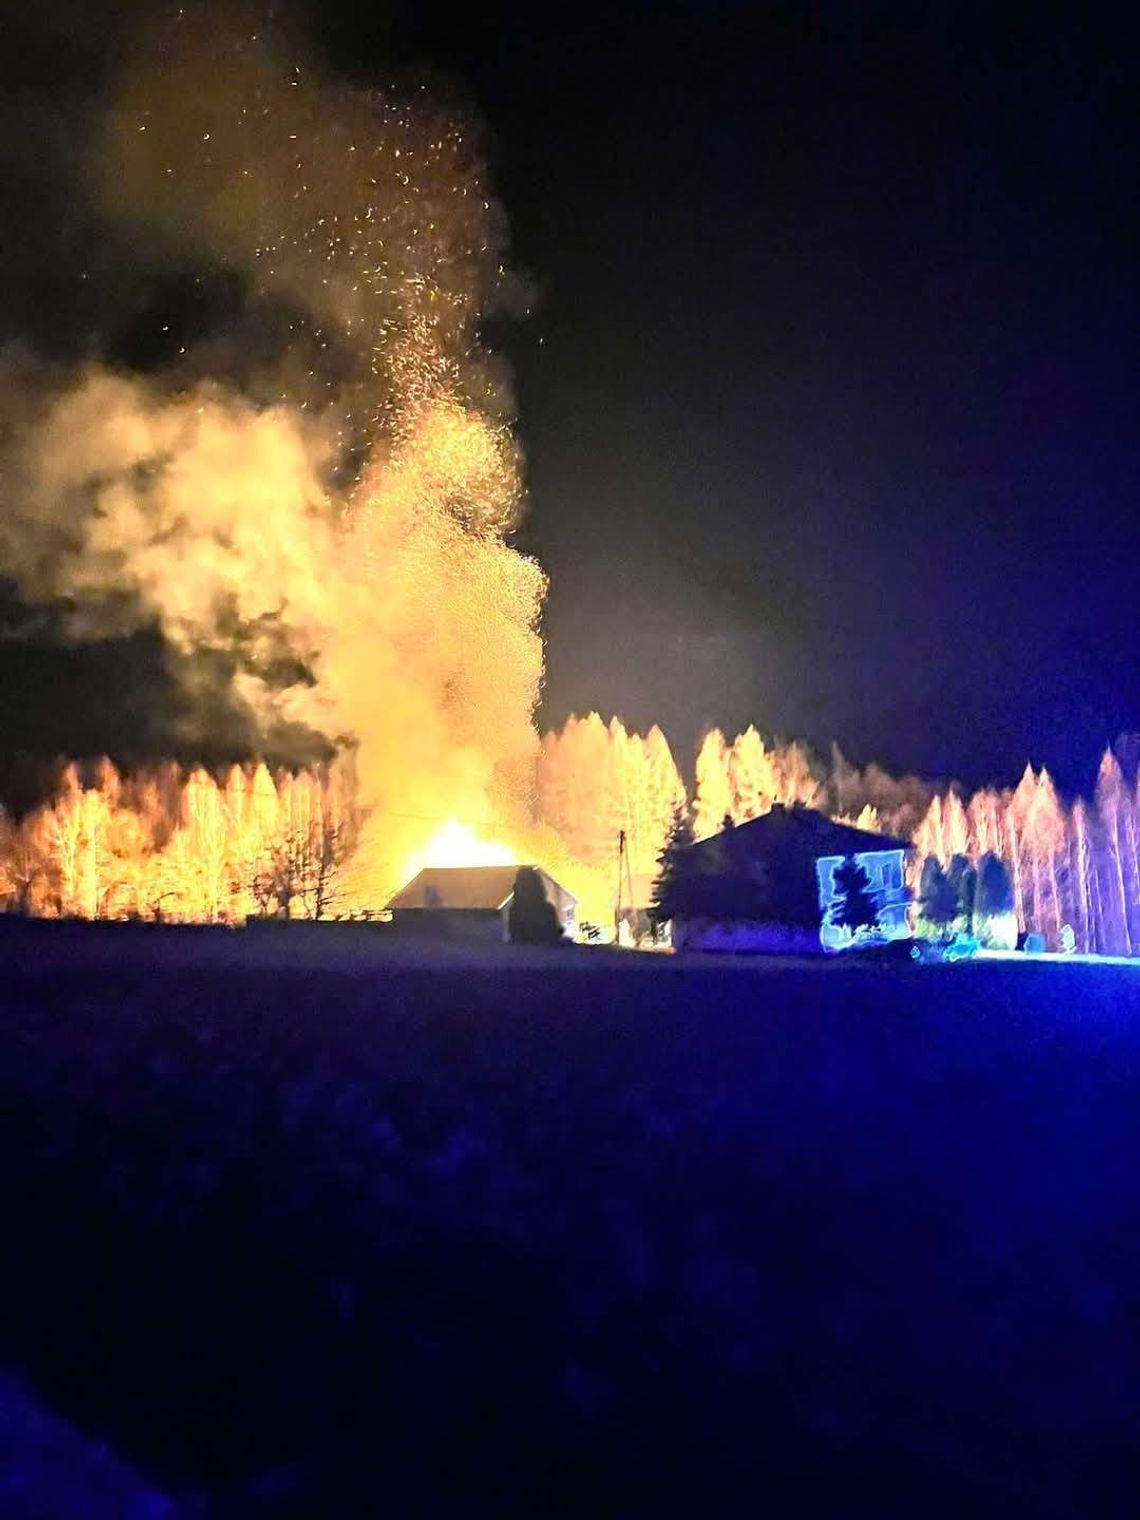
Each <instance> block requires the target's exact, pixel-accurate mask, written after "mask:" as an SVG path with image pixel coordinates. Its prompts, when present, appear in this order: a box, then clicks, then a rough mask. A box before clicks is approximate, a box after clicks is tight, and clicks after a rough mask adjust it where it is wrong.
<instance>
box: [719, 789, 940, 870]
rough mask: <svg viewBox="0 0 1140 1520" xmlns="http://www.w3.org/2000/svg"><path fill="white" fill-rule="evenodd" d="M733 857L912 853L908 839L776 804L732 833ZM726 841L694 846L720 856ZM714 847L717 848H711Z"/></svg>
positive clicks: (810, 810)
mask: <svg viewBox="0 0 1140 1520" xmlns="http://www.w3.org/2000/svg"><path fill="white" fill-rule="evenodd" d="M730 837H731V843H732V854H733V856H734V858H736V859H738V860H743V859H750V858H751V859H760V860H762V859H764V858H766V857H771V856H773V855H784V854H791V853H795V854H800V855H810V856H812V857H813V858H814V859H817V860H818V859H819V858H820V857H821V856H826V855H862V854H865V853H869V852H870V851H872V850H910V849H913V845H912V844H911V843H910V841H909V840H908V839H893V838H892V837H891V836H890V835H888V834H875V833H872V832H871V830H869V829H856V828H852V827H851V825H850V824H847V823H833V822H832V820H831V819H830V818H828V817H827V816H826V814H824V813H819V812H817V811H816V810H815V808H808V807H784V806H783V804H782V803H776V804H775V806H774V807H772V808H771V810H770V811H769V812H767V813H763V814H762V815H761V816H760V817H759V818H753V819H750V820H749V822H748V823H740V824H737V826H736V828H735V829H733V830H731V834H730ZM725 842H726V840H725V834H723V833H722V834H714V835H713V836H712V837H711V838H710V839H703V840H701V842H700V844H697V845H694V846H693V848H694V849H696V850H704V851H707V852H708V853H709V854H710V855H711V854H718V853H719V852H720V850H721V848H722V845H723V844H724V843H725ZM710 846H712V847H713V848H712V849H710Z"/></svg>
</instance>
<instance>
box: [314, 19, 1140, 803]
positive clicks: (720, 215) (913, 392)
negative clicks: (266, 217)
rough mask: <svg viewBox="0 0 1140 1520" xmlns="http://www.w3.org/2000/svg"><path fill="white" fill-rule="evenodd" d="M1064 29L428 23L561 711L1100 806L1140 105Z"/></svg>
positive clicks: (1133, 426)
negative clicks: (494, 311) (1037, 780)
mask: <svg viewBox="0 0 1140 1520" xmlns="http://www.w3.org/2000/svg"><path fill="white" fill-rule="evenodd" d="M1118 20H1119V12H1116V14H1115V17H1114V16H1113V15H1112V14H1111V13H1110V11H1109V10H1107V9H1106V10H1105V11H1103V12H1098V11H1097V9H1096V8H1095V7H1089V6H1066V7H1064V8H1052V7H1050V6H1047V5H1034V6H1030V7H1026V8H1025V9H1023V10H1019V9H1018V8H1016V7H1014V6H1010V5H1001V6H994V5H992V4H979V5H976V6H974V5H954V6H950V5H933V6H914V5H909V4H908V5H890V4H865V5H863V4H847V5H826V4H822V5H810V4H798V3H797V4H788V5H782V6H764V5H756V4H732V3H725V0H700V3H697V0H693V3H690V4H664V3H661V0H646V3H633V4H631V3H626V4H622V5H616V6H615V5H607V6H591V5H589V4H583V3H575V4H573V5H564V4H560V3H555V4H545V5H542V6H536V7H534V8H529V7H523V6H510V5H503V4H483V5H471V6H469V7H467V8H466V10H465V11H464V12H463V13H462V14H461V15H457V14H456V12H455V11H453V10H452V9H451V8H450V7H449V8H448V9H447V10H446V12H445V11H444V10H443V9H442V8H436V9H433V8H432V7H431V6H426V7H423V6H420V7H416V6H411V5H408V6H406V7H405V8H404V9H403V10H402V11H400V12H399V13H398V14H397V18H396V19H395V20H394V21H393V20H392V19H391V18H389V19H388V20H386V21H375V20H373V21H370V22H368V23H363V22H361V20H360V19H359V18H358V16H357V15H356V13H355V9H354V8H352V7H347V6H343V7H339V8H338V7H330V8H326V11H325V21H324V23H323V24H324V27H325V40H326V43H327V44H328V45H329V46H330V47H332V48H333V50H334V52H335V54H336V56H337V57H338V59H339V61H340V62H341V63H342V65H344V66H346V67H349V68H353V69H356V70H357V71H360V72H362V73H365V74H367V72H368V71H369V69H370V68H372V67H373V66H375V67H377V68H379V67H382V66H383V65H384V63H385V61H386V60H390V59H392V58H396V59H397V60H404V59H405V58H409V59H410V58H414V57H419V58H420V59H427V60H428V61H430V62H431V63H433V64H435V65H436V66H438V67H439V68H441V69H443V70H444V71H445V72H447V73H449V74H450V75H451V76H452V77H453V78H455V79H456V80H457V81H458V82H459V83H460V85H461V86H462V87H463V88H466V89H468V90H469V91H470V92H471V94H472V95H473V97H474V99H475V101H476V103H477V105H478V108H479V110H480V111H481V113H482V115H483V117H484V118H485V120H486V122H487V124H488V127H489V134H490V149H491V153H492V158H493V162H494V166H495V172H496V177H497V182H498V186H499V190H500V194H501V196H502V199H503V201H504V203H505V205H506V208H507V211H508V214H509V217H510V221H511V226H512V231H513V239H514V246H515V250H516V257H517V259H518V261H519V263H520V264H521V265H522V266H523V267H524V268H525V269H527V270H528V271H529V272H530V273H531V275H532V277H533V279H534V282H535V286H536V290H537V294H538V299H537V303H536V310H535V314H534V316H533V317H532V318H531V319H530V320H529V321H528V322H527V323H526V324H524V325H523V326H522V327H521V328H519V329H517V330H516V331H514V332H511V333H508V334H506V335H505V346H506V347H507V349H508V351H509V353H510V355H511V357H512V359H513V361H514V364H515V367H516V372H517V378H518V395H519V406H520V414H521V430H522V435H523V439H524V442H525V445H526V449H527V454H528V458H529V470H530V485H531V493H532V509H531V515H530V518H529V521H528V525H527V528H526V530H525V532H524V535H523V541H524V542H525V544H526V545H527V546H528V547H530V548H533V549H534V550H535V551H536V552H537V553H539V554H540V556H541V558H542V560H543V563H544V564H545V566H546V567H547V569H548V571H549V573H550V576H551V592H550V601H549V608H548V614H547V618H546V629H547V635H548V679H547V686H546V695H545V701H544V709H543V717H544V719H546V720H547V721H550V722H559V721H561V719H562V718H563V717H564V716H565V714H566V713H567V711H569V710H570V709H574V708H576V709H579V710H582V709H585V708H588V707H591V706H598V707H601V708H602V709H603V711H605V712H607V713H608V712H610V711H615V710H616V711H618V712H620V713H621V714H623V715H624V716H625V717H626V718H627V719H628V720H630V721H632V722H634V723H637V724H647V723H649V722H651V721H653V720H658V721H660V722H661V723H662V725H663V726H664V727H665V728H666V730H667V732H668V733H669V734H670V736H671V737H672V738H673V739H674V741H675V743H676V746H677V748H678V749H679V750H684V749H686V748H687V746H688V743H689V741H690V739H691V738H692V737H693V736H694V735H695V734H696V732H697V731H698V730H699V729H700V728H701V726H702V725H703V724H704V723H706V722H709V721H712V722H716V723H720V724H722V725H725V726H727V727H729V728H735V727H737V726H741V725H743V724H745V723H746V722H748V721H751V720H754V721H756V722H757V724H758V725H759V726H760V727H761V728H762V729H764V730H770V731H775V732H778V733H781V734H784V735H787V736H804V737H806V738H808V739H810V740H811V741H812V742H813V743H815V744H817V745H819V746H820V747H826V745H827V743H828V742H829V741H830V740H831V739H832V738H835V739H837V740H838V741H839V742H840V744H841V745H842V746H843V748H844V749H845V750H847V751H849V752H850V753H851V754H852V755H853V756H854V757H855V758H857V759H859V760H863V761H866V760H869V759H870V758H872V757H875V758H878V759H880V760H881V761H883V762H885V763H887V764H888V765H890V766H891V767H899V768H907V769H917V770H920V771H924V772H929V773H933V774H942V775H946V774H955V775H957V776H959V777H961V778H963V779H965V780H968V781H981V780H983V779H986V778H987V777H990V776H993V777H995V778H997V779H1002V780H1005V779H1012V778H1013V777H1014V776H1015V774H1016V772H1017V771H1018V770H1019V769H1020V768H1021V766H1022V765H1023V764H1024V761H1025V759H1026V758H1027V757H1032V758H1033V759H1034V760H1036V761H1043V762H1046V763H1048V764H1049V765H1050V767H1051V768H1053V769H1054V771H1055V772H1056V774H1057V775H1058V776H1059V778H1060V779H1061V781H1062V782H1063V783H1066V784H1067V785H1069V786H1074V787H1075V786H1080V787H1082V788H1087V787H1088V786H1089V784H1090V781H1091V777H1092V774H1093V771H1094V769H1095V764H1096V759H1097V755H1098V753H1099V750H1100V749H1101V748H1102V747H1103V746H1104V744H1105V743H1106V742H1107V741H1108V740H1109V739H1111V738H1113V737H1115V735H1116V734H1117V733H1118V732H1119V731H1120V730H1122V729H1125V728H1129V727H1137V726H1140V660H1138V659H1137V650H1136V646H1137V618H1136V587H1137V580H1138V576H1137V568H1138V566H1140V513H1138V511H1137V507H1138V491H1137V485H1138V474H1140V471H1138V465H1140V444H1138V438H1140V433H1138V428H1137V422H1138V420H1140V419H1138V410H1140V407H1138V402H1140V366H1138V363H1137V356H1136V355H1137V349H1136V334H1137V332H1140V321H1138V318H1140V312H1138V309H1137V308H1138V304H1140V303H1138V298H1137V273H1136V271H1137V252H1138V246H1137V245H1138V237H1137V222H1136V217H1135V211H1134V204H1135V198H1136V190H1137V149H1138V144H1140V121H1138V110H1137V101H1138V100H1140V89H1138V87H1140V78H1138V70H1137V66H1136V62H1135V56H1134V55H1133V54H1132V52H1131V50H1130V49H1129V48H1128V47H1127V46H1124V45H1123V39H1122V38H1121V36H1120V35H1119V32H1118V30H1117V25H1116V23H1117V22H1118Z"/></svg>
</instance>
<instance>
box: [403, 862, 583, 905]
mask: <svg viewBox="0 0 1140 1520" xmlns="http://www.w3.org/2000/svg"><path fill="white" fill-rule="evenodd" d="M523 869H527V868H525V867H524V866H521V865H513V866H426V867H425V868H424V869H423V870H422V871H421V872H420V873H419V875H418V876H414V877H413V878H412V880H411V881H410V882H408V884H407V886H406V887H403V888H401V890H400V891H399V892H397V893H396V895H395V897H394V898H393V899H392V901H391V902H390V903H389V904H388V907H389V908H390V909H391V910H392V911H394V912H400V911H403V910H406V909H427V910H429V911H430V910H431V909H433V908H436V909H438V908H464V909H469V910H472V909H483V910H490V911H492V912H498V911H499V910H501V909H502V908H505V907H506V905H507V903H508V902H510V900H511V895H512V893H513V892H514V889H515V877H516V876H517V875H518V873H519V871H520V870H523ZM529 869H530V870H533V871H537V872H538V874H539V876H540V877H541V879H542V884H543V887H544V889H545V891H546V894H547V896H548V897H556V898H557V899H558V900H560V901H563V902H565V901H571V902H572V901H573V896H572V894H571V893H569V892H567V891H566V889H565V887H563V886H561V885H560V884H559V883H558V882H556V881H554V880H553V878H552V877H550V876H548V875H547V874H546V872H545V871H543V870H542V869H541V867H539V866H531V867H529Z"/></svg>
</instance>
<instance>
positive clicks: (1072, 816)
mask: <svg viewBox="0 0 1140 1520" xmlns="http://www.w3.org/2000/svg"><path fill="white" fill-rule="evenodd" d="M914 842H915V846H916V849H917V852H918V855H919V857H920V858H922V857H927V856H929V857H932V858H934V859H935V860H937V861H939V863H940V864H941V865H943V866H944V867H949V865H950V863H951V862H952V860H953V859H954V858H955V857H964V858H965V859H967V860H970V861H974V862H976V861H977V860H979V859H980V858H981V857H982V856H983V855H984V854H986V853H987V852H992V853H993V854H994V855H996V856H997V857H998V858H999V859H1000V860H1001V861H1002V862H1003V863H1004V864H1005V866H1006V869H1007V870H1008V872H1009V876H1010V881H1011V883H1012V887H1013V897H1014V910H1015V912H1016V914H1017V921H1018V924H1019V926H1020V928H1021V929H1023V930H1028V931H1031V932H1034V933H1037V934H1040V935H1042V936H1043V937H1044V939H1045V942H1046V944H1047V945H1048V946H1049V947H1050V948H1059V947H1060V946H1061V944H1062V942H1063V939H1064V938H1067V936H1066V935H1065V934H1064V930H1065V926H1066V925H1068V926H1069V929H1070V930H1071V932H1072V938H1073V942H1074V945H1075V948H1076V949H1078V950H1081V951H1092V952H1094V953H1096V954H1098V955H1135V954H1137V953H1140V777H1137V778H1134V780H1133V782H1132V784H1131V785H1130V784H1129V782H1128V780H1127V779H1126V778H1125V775H1124V772H1123V770H1122V768H1121V765H1120V762H1119V760H1118V759H1117V757H1116V755H1115V754H1114V753H1113V751H1112V750H1111V749H1107V750H1106V751H1105V753H1104V755H1103V757H1102V759H1101V762H1100V769H1099V771H1098V772H1097V778H1096V787H1095V791H1094V798H1093V806H1091V807H1090V806H1089V805H1088V804H1087V803H1086V802H1085V801H1084V800H1083V799H1081V798H1078V799H1077V800H1076V801H1075V802H1074V803H1073V804H1072V806H1071V807H1066V806H1065V804H1064V803H1063V802H1062V801H1061V798H1060V797H1059V795H1058V793H1057V788H1056V787H1055V786H1054V784H1053V781H1052V778H1051V777H1050V775H1049V773H1048V771H1047V770H1045V769H1044V768H1042V769H1041V770H1039V771H1036V772H1035V771H1034V770H1033V768H1032V767H1031V766H1026V768H1025V774H1024V775H1023V776H1022V778H1021V780H1020V781H1019V782H1018V784H1017V786H1016V787H1014V788H1013V789H1012V790H1008V791H1001V792H998V791H992V790H984V791H978V792H975V793H974V794H973V795H972V796H971V797H969V798H968V799H963V798H962V797H961V796H960V795H959V794H958V793H957V792H956V791H948V792H946V793H945V795H943V796H936V797H934V798H933V799H932V800H931V803H930V806H929V808H928V809H927V812H926V814H925V816H924V817H923V819H922V822H921V823H920V825H919V827H918V829H917V830H916V832H915V835H914Z"/></svg>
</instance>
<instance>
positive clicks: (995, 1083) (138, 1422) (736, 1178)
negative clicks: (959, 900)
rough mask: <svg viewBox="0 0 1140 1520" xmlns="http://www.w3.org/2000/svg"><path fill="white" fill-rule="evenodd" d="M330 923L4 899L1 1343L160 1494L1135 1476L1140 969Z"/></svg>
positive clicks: (1049, 1509)
mask: <svg viewBox="0 0 1140 1520" xmlns="http://www.w3.org/2000/svg"><path fill="white" fill-rule="evenodd" d="M297 929H298V932H297V933H293V931H292V929H285V930H283V931H263V932H262V933H261V934H259V935H255V934H247V935H240V934H231V933H226V932H210V931H195V930H184V931H179V930H175V929H169V930H156V929H146V928H142V927H140V928H134V929H132V928H128V927H125V926H124V927H118V926H106V927H89V928H85V927H83V926H59V925H43V924H32V925H24V926H20V927H18V928H13V927H10V926H0V958H2V959H3V962H4V965H5V974H4V981H3V990H2V992H0V1005H2V1012H0V1016H2V1021H3V1022H2V1029H3V1039H2V1042H0V1148H2V1155H0V1189H2V1207H3V1215H2V1217H3V1219H4V1221H5V1225H6V1230H5V1245H6V1249H5V1257H6V1261H5V1277H6V1281H5V1284H4V1289H5V1291H4V1292H3V1294H2V1295H0V1358H3V1359H4V1360H5V1361H6V1362H7V1363H8V1365H9V1366H10V1367H11V1368H12V1369H13V1376H18V1378H19V1380H20V1383H19V1386H20V1387H21V1388H26V1389H27V1390H29V1393H28V1396H29V1397H31V1398H34V1399H35V1400H37V1401H42V1405H43V1407H45V1408H48V1409H50V1410H52V1411H53V1412H54V1413H55V1414H56V1415H58V1416H60V1417H61V1418H63V1419H65V1420H66V1421H68V1422H69V1424H70V1427H71V1428H72V1429H73V1430H74V1432H75V1433H76V1436H77V1438H78V1436H79V1433H83V1435H84V1436H85V1437H86V1438H87V1439H89V1440H90V1441H92V1442H98V1443H105V1444H107V1445H108V1446H109V1447H110V1448H111V1449H112V1450H113V1451H114V1453H115V1454H116V1460H121V1461H122V1463H123V1464H128V1463H129V1464H130V1465H131V1468H133V1470H134V1472H135V1473H136V1474H137V1475H138V1477H137V1482H138V1483H139V1484H140V1485H144V1486H145V1492H146V1495H147V1496H148V1497H147V1501H146V1502H147V1504H149V1505H152V1506H159V1507H152V1508H147V1509H142V1508H140V1509H139V1511H138V1512H139V1513H155V1514H159V1513H161V1514H168V1513H169V1514H179V1513H186V1514H194V1515H197V1514H210V1515H213V1514H218V1515H224V1516H230V1515H232V1516H235V1517H236V1516H243V1517H244V1516H256V1515H260V1514H266V1515H273V1516H279V1515H290V1516H292V1515H298V1516H300V1515H312V1514H320V1515H327V1516H336V1517H342V1516H353V1515H357V1514H359V1515H362V1516H364V1515H368V1516H371V1515H376V1514H392V1515H399V1516H404V1515H417V1514H439V1513H463V1514H465V1515H477V1514H478V1515H482V1514H486V1515H494V1516H502V1515H508V1514H526V1515H528V1516H538V1515H557V1514H566V1515H579V1514H583V1515H584V1514H589V1515H591V1516H593V1515H615V1516H616V1515H621V1516H626V1515H640V1514H653V1515H661V1514H666V1513H668V1514H673V1513H676V1514H684V1515H695V1514H708V1515H718V1516H719V1515H727V1514H742V1515H749V1516H751V1515H755V1514H758V1513H767V1514H777V1515H782V1514H795V1515H800V1514H808V1513H813V1514H824V1515H835V1516H855V1515H859V1516H875V1517H876V1520H882V1517H883V1516H887V1515H891V1516H894V1515H898V1516H907V1517H909V1516H913V1515H919V1514H921V1515H923V1516H929V1515H935V1514H936V1515H953V1516H967V1515H968V1516H970V1517H975V1516H986V1515H1001V1516H1003V1517H1008V1516H1011V1515H1043V1516H1073V1517H1075V1516H1086V1515H1093V1514H1095V1515H1097V1516H1101V1515H1112V1514H1122V1515H1123V1514H1125V1513H1128V1514H1131V1513H1133V1512H1134V1508H1135V1492H1136V1485H1137V1481H1138V1480H1140V1457H1138V1451H1137V1445H1136V1429H1137V1419H1138V1416H1140V1349H1138V1344H1137V1340H1136V1324H1137V1316H1138V1311H1140V1229H1138V1228H1137V1226H1138V1223H1140V1209H1138V1206H1137V1199H1138V1190H1140V1189H1138V1183H1137V1174H1136V1157H1137V1156H1138V1155H1140V1086H1138V1083H1140V968H1133V967H1107V968H1100V967H1096V966H1088V965H1084V966H1077V965H1074V966H1069V965H1066V964H1063V963H1062V964H1058V963H1056V962H1054V963H1036V964H1016V963H996V964H991V965H969V964H966V965H957V966H949V967H922V966H912V965H909V964H906V963H899V964H894V965H889V964H881V965H878V966H867V967H864V968H861V967H856V966H851V965H842V964H836V963H834V962H829V963H825V964H817V965H808V964H806V963H799V964H791V963H772V962H755V961H753V962H748V961H736V960H725V961H717V960H715V959H708V960H705V959H699V958H694V959H692V960H688V959H686V958H684V957H663V956H661V957H638V956H636V955H633V954H624V953H622V952H619V951H608V950H586V949H573V948H567V949H554V950H548V951H540V950H533V951H530V950H527V951H512V950H511V948H510V947H501V948H500V947H488V948H487V949H486V950H470V951H451V952H441V953H439V954H438V955H429V954H428V953H426V952H425V951H424V950H423V949H417V950H415V951H400V950H397V949H394V948H392V946H391V943H390V941H389V940H388V938H386V937H385V936H384V934H383V931H381V930H368V929H360V930H357V931H354V932H349V931H339V932H338V931H336V930H330V931H329V932H328V933H327V934H324V933H323V932H322V931H321V930H320V929H319V928H316V929H306V928H304V926H297ZM10 1444H11V1442H10V1441H9V1445H10ZM76 1460H78V1458H77V1459H76ZM159 1492H161V1493H162V1494H163V1495H164V1496H165V1499H166V1504H165V1507H161V1501H159V1500H158V1499H157V1497H155V1496H156V1495H157V1494H158V1493H159ZM139 1503H140V1504H141V1503H142V1500H140V1501H139ZM29 1512H31V1511H29ZM51 1512H52V1513H53V1515H55V1514H57V1515H58V1517H59V1520H70V1517H71V1516H72V1515H76V1516H78V1515H79V1514H83V1515H85V1516H94V1517H99V1520H102V1517H103V1516H104V1515H106V1516H110V1515H112V1514H114V1515H116V1516H117V1515H119V1514H125V1513H128V1512H132V1513H133V1511H128V1510H127V1508H126V1507H125V1504H124V1503H120V1504H119V1507H118V1508H115V1507H113V1505H112V1504H111V1502H110V1501H109V1503H108V1507H106V1508H104V1509H100V1508H98V1507H96V1505H95V1501H93V1500H89V1501H87V1502H86V1503H85V1505H84V1507H82V1508H80V1507H76V1508H74V1509H53V1510H52V1511H51Z"/></svg>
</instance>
